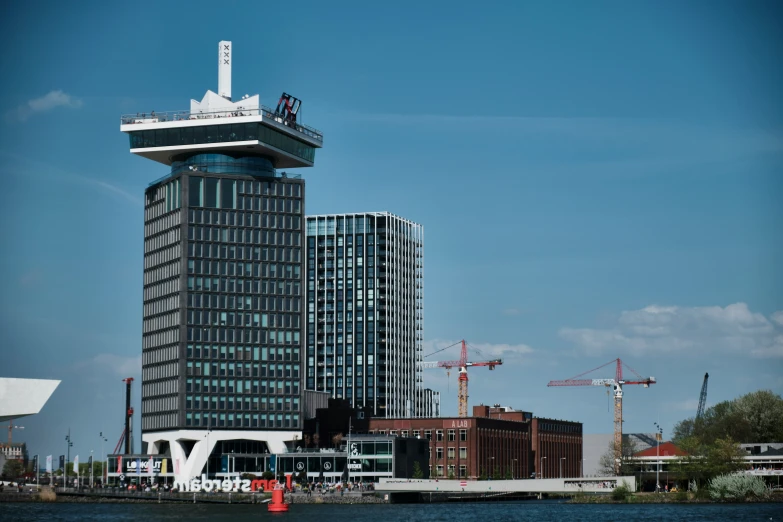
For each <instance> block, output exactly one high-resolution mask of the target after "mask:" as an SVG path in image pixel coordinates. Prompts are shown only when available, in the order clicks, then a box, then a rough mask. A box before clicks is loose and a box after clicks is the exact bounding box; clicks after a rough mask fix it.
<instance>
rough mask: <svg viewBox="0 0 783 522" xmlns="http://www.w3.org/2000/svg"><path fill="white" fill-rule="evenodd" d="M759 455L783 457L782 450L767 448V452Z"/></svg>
mask: <svg viewBox="0 0 783 522" xmlns="http://www.w3.org/2000/svg"><path fill="white" fill-rule="evenodd" d="M759 455H764V456H765V457H772V456H777V455H783V448H781V449H775V448H769V449H768V450H767V451H765V452H763V453H759Z"/></svg>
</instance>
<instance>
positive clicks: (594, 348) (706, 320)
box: [559, 303, 783, 357]
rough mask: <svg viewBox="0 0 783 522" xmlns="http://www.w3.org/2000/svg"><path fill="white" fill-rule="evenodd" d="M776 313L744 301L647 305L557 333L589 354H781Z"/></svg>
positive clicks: (782, 338)
mask: <svg viewBox="0 0 783 522" xmlns="http://www.w3.org/2000/svg"><path fill="white" fill-rule="evenodd" d="M781 315H783V314H781V312H775V313H774V314H772V316H771V319H772V320H770V319H768V318H767V317H765V316H764V315H763V314H760V313H758V312H752V311H751V310H750V309H749V308H748V305H747V304H745V303H735V304H731V305H728V306H726V307H720V306H704V307H678V306H657V305H651V306H647V307H645V308H642V309H641V310H631V311H625V312H622V313H621V314H620V316H619V317H617V319H616V321H615V324H614V325H612V326H610V327H609V328H600V329H596V328H562V329H561V330H560V332H559V334H560V336H561V337H562V338H564V339H567V340H569V341H571V342H573V343H574V344H576V345H577V346H578V347H579V348H581V349H582V350H583V351H584V352H586V353H588V354H591V355H598V354H601V353H604V352H617V351H625V352H631V353H633V354H636V355H640V354H645V353H648V354H652V353H662V352H666V353H677V354H682V355H689V354H704V353H746V354H750V355H752V356H755V357H783V328H780V326H783V324H781V321H780V320H781ZM776 323H777V324H776Z"/></svg>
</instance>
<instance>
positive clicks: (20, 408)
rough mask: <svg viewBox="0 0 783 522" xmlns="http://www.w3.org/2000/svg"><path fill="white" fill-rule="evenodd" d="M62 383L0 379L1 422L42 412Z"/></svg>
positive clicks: (47, 380) (41, 380)
mask: <svg viewBox="0 0 783 522" xmlns="http://www.w3.org/2000/svg"><path fill="white" fill-rule="evenodd" d="M59 385H60V381H55V380H49V379H12V378H5V377H0V422H2V421H7V420H11V419H18V418H20V417H26V416H28V415H35V414H36V413H38V412H40V411H41V408H43V407H44V404H46V401H48V400H49V397H51V396H52V394H53V393H54V390H55V389H57V386H59Z"/></svg>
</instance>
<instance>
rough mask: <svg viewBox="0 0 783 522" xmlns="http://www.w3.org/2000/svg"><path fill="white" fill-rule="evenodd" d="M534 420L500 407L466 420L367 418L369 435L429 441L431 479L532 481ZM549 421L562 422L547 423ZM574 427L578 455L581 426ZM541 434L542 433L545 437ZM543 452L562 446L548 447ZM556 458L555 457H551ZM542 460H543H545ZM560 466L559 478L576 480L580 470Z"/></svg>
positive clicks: (478, 410)
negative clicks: (561, 473)
mask: <svg viewBox="0 0 783 522" xmlns="http://www.w3.org/2000/svg"><path fill="white" fill-rule="evenodd" d="M536 420H537V419H536V418H535V417H533V414H532V413H530V412H524V411H518V410H513V409H511V408H508V407H500V406H497V405H496V406H494V407H489V406H484V405H479V406H474V407H473V416H472V417H467V418H459V417H448V418H418V419H417V418H411V419H380V418H373V419H370V426H369V430H370V433H385V434H390V435H399V436H403V437H406V436H407V437H422V438H426V439H429V440H430V441H431V442H430V474H431V476H433V477H437V476H442V477H449V476H451V475H453V476H454V477H456V478H472V479H475V478H479V477H481V476H486V477H492V476H495V477H500V478H515V479H521V478H531V477H533V476H534V475H533V474H534V473H535V472H537V471H538V470H537V469H536V462H535V452H534V448H538V447H539V444H538V443H537V442H536V441H535V440H534V435H533V433H534V432H533V426H534V423H535V422H536ZM547 421H548V422H555V423H557V422H564V421H549V419H547ZM567 424H568V425H577V426H578V438H579V442H578V445H579V452H580V455H581V433H582V426H581V424H579V423H567ZM547 434H548V432H547V431H542V435H547ZM547 442H548V443H547V444H544V445H543V446H541V447H542V449H543V451H544V453H542V455H545V454H546V452H547V451H552V450H562V449H563V448H561V447H559V446H557V445H553V444H549V442H551V441H547ZM552 459H553V460H554V454H553V455H552ZM545 460H546V459H545ZM568 473H569V474H566V469H565V468H564V472H563V476H565V477H576V476H578V475H579V470H578V469H576V470H574V469H573V468H568Z"/></svg>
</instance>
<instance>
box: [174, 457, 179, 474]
mask: <svg viewBox="0 0 783 522" xmlns="http://www.w3.org/2000/svg"><path fill="white" fill-rule="evenodd" d="M174 474H175V475H179V459H177V460H175V461H174Z"/></svg>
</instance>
